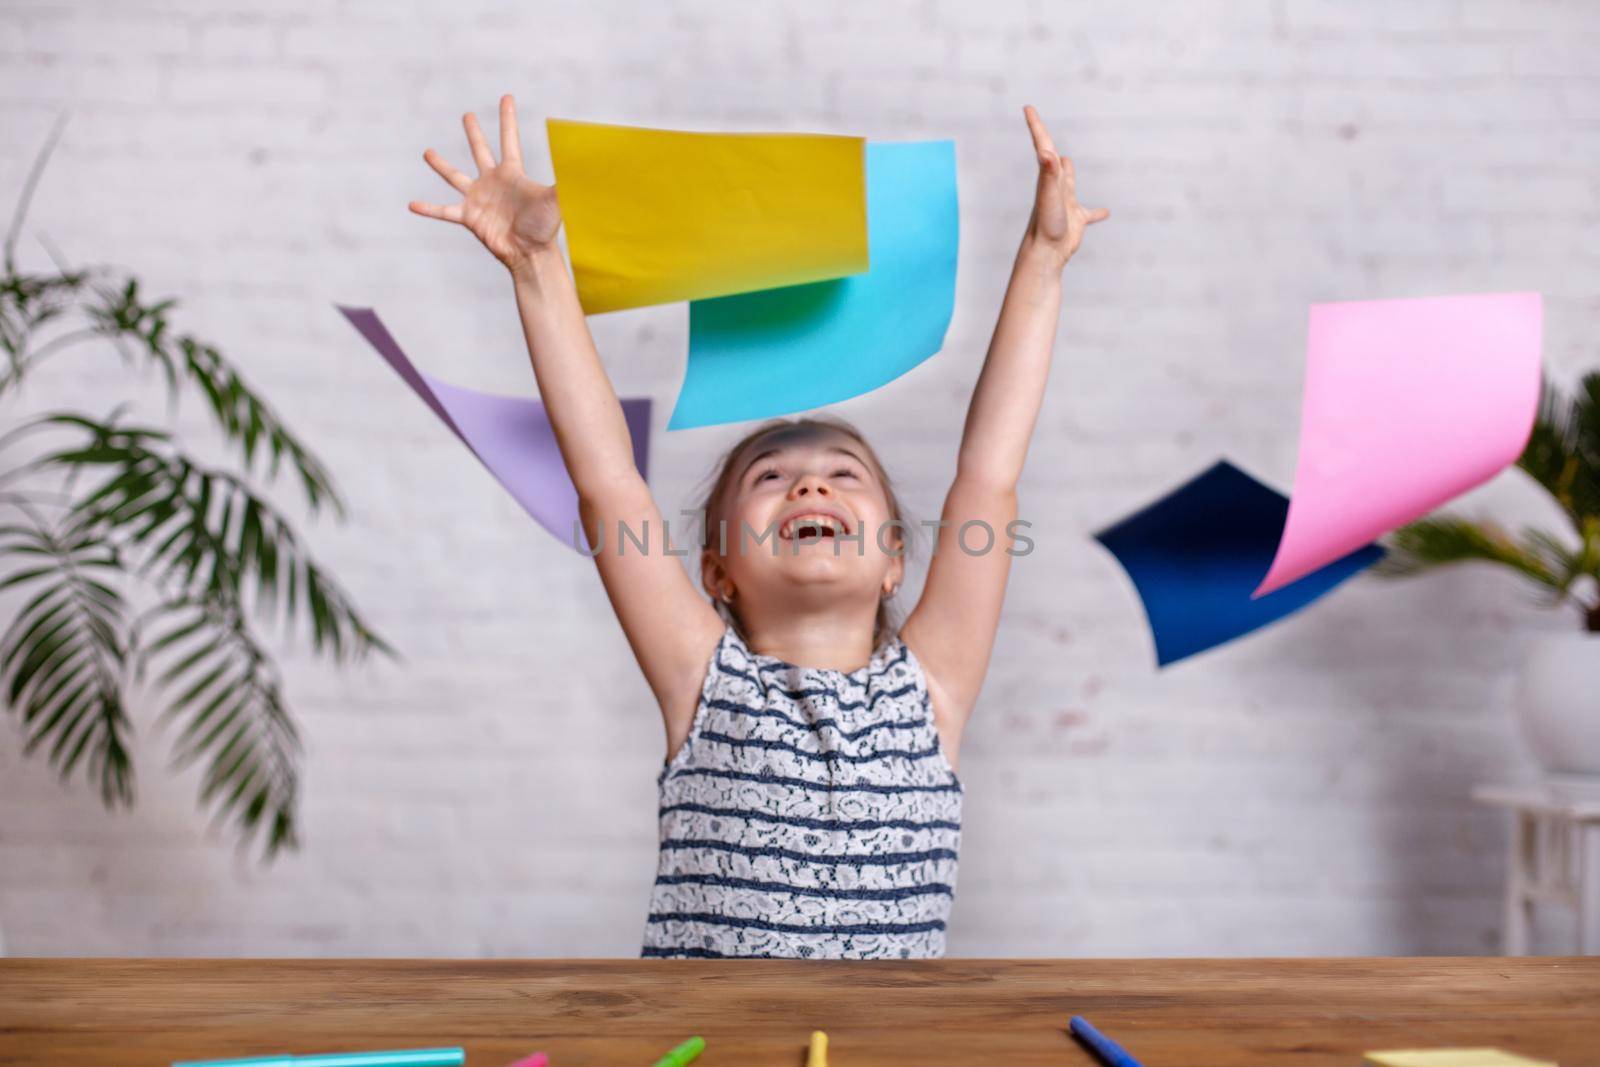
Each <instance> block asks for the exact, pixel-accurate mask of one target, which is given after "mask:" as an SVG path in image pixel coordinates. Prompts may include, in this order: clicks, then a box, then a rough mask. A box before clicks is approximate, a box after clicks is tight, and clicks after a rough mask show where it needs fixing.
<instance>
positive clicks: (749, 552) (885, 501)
mask: <svg viewBox="0 0 1600 1067" xmlns="http://www.w3.org/2000/svg"><path fill="white" fill-rule="evenodd" d="M720 517H721V519H722V521H723V522H724V523H726V530H727V534H726V542H725V544H726V551H724V550H723V543H721V542H719V531H718V523H717V518H716V517H715V516H711V517H708V528H707V531H706V544H707V549H706V553H705V557H704V566H703V577H704V580H705V584H706V589H707V592H709V593H710V594H711V595H712V596H713V597H718V596H725V595H726V594H727V593H728V592H729V591H730V589H731V591H732V592H733V594H734V596H735V598H736V602H737V603H738V604H739V606H740V608H741V610H746V611H748V610H750V607H751V605H752V603H754V604H755V605H756V607H757V609H758V610H760V608H761V607H762V606H770V607H772V608H774V609H781V608H784V607H789V606H792V607H800V606H810V604H811V603H814V604H822V603H824V602H828V603H832V602H836V601H837V600H838V598H840V597H845V598H849V599H852V600H853V599H860V600H861V602H862V604H863V605H864V606H873V607H874V610H875V605H876V603H877V601H878V599H879V598H880V597H881V596H882V595H883V594H884V593H885V592H886V591H888V590H890V589H892V588H893V587H896V586H898V585H899V584H900V581H901V578H902V577H903V575H904V573H905V568H904V560H903V559H902V558H901V549H902V546H903V545H904V544H905V539H904V537H903V534H902V531H901V530H900V529H899V528H897V527H895V526H892V525H889V522H890V519H891V517H892V516H891V514H890V510H889V497H888V492H887V490H886V488H885V486H884V483H883V478H882V475H881V474H880V473H879V471H878V469H877V467H876V465H875V464H874V463H873V462H872V460H871V459H870V458H869V457H868V454H867V451H866V449H865V448H863V447H862V446H861V443H860V442H859V441H857V440H856V439H855V438H854V437H852V436H850V435H849V434H847V433H844V432H842V431H839V430H834V429H827V428H815V427H807V426H802V427H786V428H782V429H779V430H775V431H773V432H772V433H770V434H767V435H765V436H763V437H760V438H757V439H756V440H755V441H752V442H750V444H748V445H746V446H745V448H744V449H743V450H742V451H741V453H740V454H739V455H738V456H735V457H734V463H733V474H732V477H731V478H730V480H729V481H728V484H727V488H726V490H725V492H724V494H723V496H722V507H721V512H720ZM808 602H810V603H808Z"/></svg>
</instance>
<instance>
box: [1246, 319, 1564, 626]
mask: <svg viewBox="0 0 1600 1067" xmlns="http://www.w3.org/2000/svg"><path fill="white" fill-rule="evenodd" d="M1543 323H1544V310H1543V302H1542V300H1541V298H1540V296H1539V294H1538V293H1484V294H1476V295H1470V296H1438V297H1424V298H1420V299H1411V300H1358V301H1348V302H1343V303H1336V304H1313V305H1312V306H1311V317H1310V326H1309V329H1308V332H1307V340H1306V384H1305V400H1304V404H1303V407H1302V417H1301V426H1300V459H1299V465H1298V466H1297V468H1296V470H1295V476H1294V493H1293V496H1292V497H1291V498H1290V501H1289V515H1288V518H1287V519H1286V520H1285V521H1284V529H1283V537H1282V539H1281V540H1280V541H1279V543H1278V551H1277V554H1276V555H1275V556H1274V558H1273V561H1272V566H1271V567H1270V568H1269V569H1268V571H1267V575H1266V577H1265V578H1263V579H1262V580H1261V584H1260V586H1258V587H1257V589H1256V591H1255V593H1254V594H1252V596H1253V597H1259V596H1264V595H1266V594H1267V593H1270V592H1272V591H1274V590H1276V589H1281V588H1283V587H1284V586H1286V585H1288V584H1289V583H1291V582H1293V581H1295V580H1296V579H1298V578H1301V577H1304V576H1305V575H1307V574H1310V573H1311V572H1312V571H1315V570H1317V569H1318V568H1319V567H1322V566H1323V565H1325V564H1328V563H1331V562H1333V561H1334V560H1336V559H1339V558H1340V557H1342V556H1344V555H1345V554H1346V553H1349V552H1352V551H1354V550H1355V549H1358V548H1360V547H1361V546H1362V545H1365V544H1367V543H1368V542H1370V541H1372V540H1373V539H1374V538H1375V537H1378V536H1379V535H1381V534H1385V533H1388V532H1389V531H1391V530H1394V529H1396V528H1397V527H1400V526H1403V525H1405V524H1406V523H1408V522H1411V521H1413V520H1415V519H1418V518H1421V517H1422V516H1423V515H1426V514H1427V513H1428V512H1430V511H1432V510H1433V509H1434V508H1436V507H1438V506H1439V505H1440V504H1443V503H1444V502H1445V501H1447V500H1449V499H1451V498H1452V497H1455V496H1459V495H1460V494H1461V493H1464V492H1466V491H1467V490H1468V489H1471V488H1472V487H1473V486H1476V485H1479V484H1481V483H1482V482H1485V481H1487V480H1488V479H1489V478H1491V477H1493V476H1494V475H1495V474H1496V473H1497V472H1499V471H1500V470H1502V469H1503V468H1504V467H1505V466H1506V465H1507V464H1509V463H1511V462H1513V461H1515V460H1516V458H1517V457H1518V456H1519V455H1521V454H1522V449H1523V447H1524V446H1525V445H1526V444H1527V442H1528V435H1529V434H1530V433H1531V432H1532V429H1533V420H1534V415H1535V413H1536V412H1537V409H1538V402H1539V353H1540V345H1541V341H1542V332H1543Z"/></svg>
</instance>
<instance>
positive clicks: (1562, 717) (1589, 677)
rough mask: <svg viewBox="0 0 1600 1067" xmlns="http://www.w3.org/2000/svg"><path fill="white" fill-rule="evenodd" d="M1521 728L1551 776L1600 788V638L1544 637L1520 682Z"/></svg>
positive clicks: (1536, 641)
mask: <svg viewBox="0 0 1600 1067" xmlns="http://www.w3.org/2000/svg"><path fill="white" fill-rule="evenodd" d="M1516 712H1517V723H1518V725H1519V726H1520V727H1521V729H1522V736H1523V739H1524V740H1525V741H1527V744H1528V748H1529V749H1530V750H1531V751H1532V752H1533V757H1534V758H1535V759H1536V760H1538V761H1539V763H1540V765H1541V766H1543V767H1544V769H1545V772H1546V773H1547V774H1550V775H1581V776H1585V777H1587V776H1593V781H1594V783H1595V784H1597V785H1600V634H1591V633H1583V632H1581V631H1579V632H1576V633H1570V634H1541V635H1539V636H1537V637H1535V638H1533V639H1532V641H1531V642H1530V643H1529V646H1528V651H1527V655H1526V656H1525V657H1524V658H1523V661H1522V673H1521V674H1520V675H1519V676H1518V678H1517V695H1516Z"/></svg>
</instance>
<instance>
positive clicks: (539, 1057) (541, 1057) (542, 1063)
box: [509, 1052, 550, 1067]
mask: <svg viewBox="0 0 1600 1067" xmlns="http://www.w3.org/2000/svg"><path fill="white" fill-rule="evenodd" d="M509 1067H550V1057H549V1056H546V1055H545V1054H544V1053H542V1052H535V1053H534V1054H533V1055H532V1056H529V1057H527V1058H525V1059H520V1060H518V1061H517V1062H516V1063H513V1064H510V1065H509Z"/></svg>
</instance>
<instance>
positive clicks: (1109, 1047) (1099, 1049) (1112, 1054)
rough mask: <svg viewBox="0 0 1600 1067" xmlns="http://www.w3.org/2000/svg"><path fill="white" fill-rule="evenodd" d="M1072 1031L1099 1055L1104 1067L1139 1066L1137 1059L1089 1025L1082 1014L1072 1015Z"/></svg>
mask: <svg viewBox="0 0 1600 1067" xmlns="http://www.w3.org/2000/svg"><path fill="white" fill-rule="evenodd" d="M1072 1033H1073V1035H1074V1036H1075V1037H1077V1038H1078V1039H1079V1040H1080V1041H1082V1042H1083V1043H1084V1044H1086V1045H1088V1046H1089V1047H1090V1048H1091V1049H1093V1050H1094V1054H1095V1055H1096V1056H1098V1057H1100V1061H1101V1062H1102V1063H1104V1064H1105V1065H1106V1067H1139V1061H1138V1060H1136V1059H1134V1058H1133V1057H1132V1056H1130V1055H1128V1053H1127V1052H1126V1051H1125V1050H1124V1049H1123V1047H1122V1046H1121V1045H1119V1044H1117V1043H1116V1042H1115V1041H1113V1040H1111V1039H1110V1038H1109V1037H1107V1036H1106V1035H1105V1034H1102V1033H1101V1032H1100V1031H1098V1030H1096V1029H1095V1028H1094V1027H1092V1026H1090V1025H1089V1020H1088V1019H1085V1018H1084V1017H1083V1016H1081V1015H1074V1016H1073V1017H1072Z"/></svg>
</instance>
